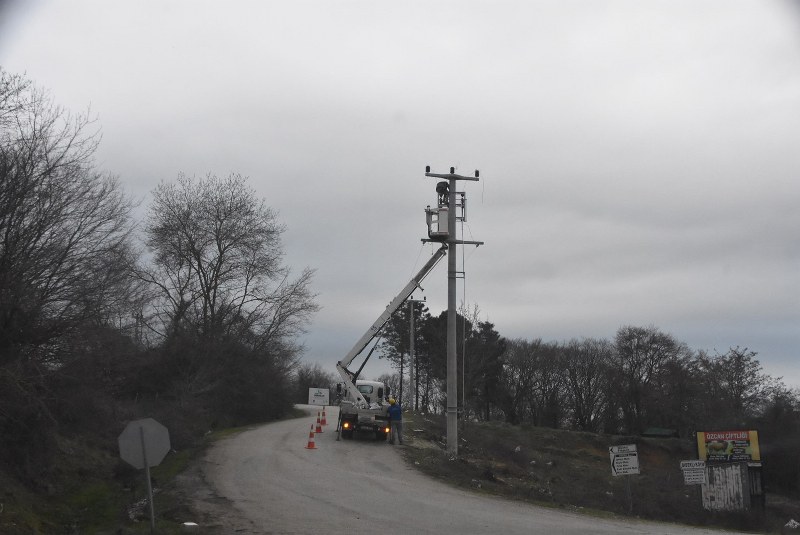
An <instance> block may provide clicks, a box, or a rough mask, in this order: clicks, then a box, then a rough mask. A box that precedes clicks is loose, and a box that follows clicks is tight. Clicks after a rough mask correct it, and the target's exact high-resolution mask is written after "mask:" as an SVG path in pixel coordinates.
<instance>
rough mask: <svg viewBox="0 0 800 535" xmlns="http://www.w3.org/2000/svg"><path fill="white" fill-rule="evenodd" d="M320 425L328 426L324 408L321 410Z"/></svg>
mask: <svg viewBox="0 0 800 535" xmlns="http://www.w3.org/2000/svg"><path fill="white" fill-rule="evenodd" d="M322 425H328V421H327V420H326V419H325V407H323V408H322Z"/></svg>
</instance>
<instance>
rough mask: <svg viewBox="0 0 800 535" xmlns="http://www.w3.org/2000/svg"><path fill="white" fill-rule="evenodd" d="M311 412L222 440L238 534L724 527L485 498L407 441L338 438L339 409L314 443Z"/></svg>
mask: <svg viewBox="0 0 800 535" xmlns="http://www.w3.org/2000/svg"><path fill="white" fill-rule="evenodd" d="M304 408H308V409H310V410H312V411H313V416H309V417H307V418H301V419H297V420H289V421H282V422H277V423H273V424H268V425H264V426H262V427H259V428H257V429H253V430H250V431H246V432H244V433H241V434H239V435H236V436H234V437H231V438H228V439H225V440H222V441H220V442H218V443H217V444H216V445H215V446H214V447H213V448H212V449H211V451H210V452H209V453H208V455H207V457H206V461H207V462H206V463H205V465H204V468H203V471H204V475H205V479H206V481H207V482H208V483H209V484H210V485H211V486H212V487H213V488H214V490H215V492H216V494H217V495H218V496H220V497H224V498H226V499H227V500H229V501H230V503H231V504H232V505H233V507H234V508H235V510H236V512H235V515H237V516H239V517H240V518H241V519H242V520H245V519H246V521H247V525H248V526H251V527H249V528H247V529H241V530H237V531H239V532H240V533H248V532H252V533H264V534H267V533H295V534H325V533H327V534H331V533H332V534H338V533H343V534H344V533H346V534H357V533H373V534H378V533H381V534H382V533H389V534H396V533H397V534H404V533H409V534H411V533H415V534H416V533H435V534H437V535H442V534H451V533H458V534H486V533H501V534H503V535H514V534H526V535H529V534H532V533H547V534H561V533H565V534H587V533H592V534H654V535H655V534H658V535H673V534H674V535H678V534H700V533H707V534H717V535H718V534H719V533H721V532H720V531H716V530H714V531H711V530H700V529H691V528H684V527H680V526H673V525H670V524H659V523H645V522H638V521H632V522H628V521H618V520H606V519H598V518H595V517H591V516H585V515H581V514H577V513H570V512H563V511H557V510H551V509H546V508H541V507H536V506H533V505H528V504H524V503H520V502H514V501H506V500H501V499H495V498H490V497H486V496H480V495H477V494H473V493H470V492H467V491H462V490H458V489H455V488H452V487H449V486H448V485H446V484H444V483H441V482H439V481H436V480H434V479H431V478H429V477H427V476H425V475H423V474H421V473H419V472H418V471H416V470H414V469H413V468H412V467H409V466H408V465H406V463H405V462H404V461H403V459H402V456H401V455H400V451H399V448H400V446H391V445H388V444H385V443H379V442H374V441H373V440H372V439H371V437H369V436H368V435H365V436H364V437H363V438H362V439H360V440H359V439H356V440H341V441H338V442H337V441H336V433H335V428H336V418H337V416H338V412H337V409H336V408H335V407H334V408H331V407H329V408H328V409H327V420H328V425H327V426H326V427H323V432H322V433H319V434H316V435H315V437H314V442H315V445H316V449H307V448H306V446H307V444H308V435H309V431H310V428H311V426H312V425H313V424H315V423H316V415H317V411H318V409H319V408H318V407H308V406H306V407H304Z"/></svg>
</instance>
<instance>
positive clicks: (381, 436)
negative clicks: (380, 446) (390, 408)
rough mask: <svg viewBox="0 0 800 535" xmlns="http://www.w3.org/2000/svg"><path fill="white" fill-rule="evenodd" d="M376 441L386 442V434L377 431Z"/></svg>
mask: <svg viewBox="0 0 800 535" xmlns="http://www.w3.org/2000/svg"><path fill="white" fill-rule="evenodd" d="M375 440H383V441H384V442H386V433H384V432H383V431H381V430H380V429H378V430H377V431H375Z"/></svg>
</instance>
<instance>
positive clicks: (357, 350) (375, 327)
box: [336, 244, 447, 407]
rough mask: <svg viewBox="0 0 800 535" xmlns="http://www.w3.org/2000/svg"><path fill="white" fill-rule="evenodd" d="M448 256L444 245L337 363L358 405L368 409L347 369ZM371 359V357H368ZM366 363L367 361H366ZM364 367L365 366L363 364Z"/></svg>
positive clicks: (353, 376)
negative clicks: (437, 265) (445, 256)
mask: <svg viewBox="0 0 800 535" xmlns="http://www.w3.org/2000/svg"><path fill="white" fill-rule="evenodd" d="M445 254H447V245H445V244H442V246H441V247H439V249H438V250H437V251H436V252H435V253H434V254H433V256H431V258H430V259H429V260H428V262H426V263H425V265H424V266H423V267H422V269H420V270H419V272H418V273H417V274H416V275H414V277H413V278H412V279H411V280H410V281H409V282H408V284H406V286H405V287H404V288H403V289H402V290H400V293H399V294H397V297H395V298H394V299H392V301H391V302H390V303H389V305H388V306H387V307H386V310H384V311H383V313H382V314H381V315H380V316H378V319H376V320H375V322H374V323H373V324H372V325H370V327H369V329H367V332H365V333H364V335H363V336H362V337H361V338H359V339H358V342H356V344H355V345H354V346H353V349H351V350H350V352H348V353H347V355H345V357H344V358H343V359H342V360H340V361H339V362H337V363H336V369H337V370H338V372H339V375H341V377H342V381H343V382H344V384H345V387H346V388H347V390H348V392H350V395H351V396H353V397H354V398H355V401H356V404H358V405H362V406H364V407H366V406H367V405H368V403H367V400H366V399H365V398H364V395H363V394H362V393H361V392H359V390H358V389H357V388H356V386H355V384H354V381H355V379H356V374H354V373H353V372H351V371H350V370H348V369H347V367H348V366H349V365H350V364H351V363H352V362H353V360H354V359H355V358H356V357H357V356H358V355H359V354H361V352H362V351H363V350H364V348H365V347H367V345H368V344H369V343H370V342H371V341H372V340H373V339H374V338H375V337H376V336H378V333H379V332H380V331H381V329H383V326H384V325H386V322H387V321H389V318H391V317H392V314H394V312H395V311H396V310H397V309H398V308H400V307H401V306H402V305H403V303H404V302H405V301H406V299H408V298H409V297H410V296H411V294H412V293H413V292H414V290H416V289H417V288H419V287H420V283H422V280H423V279H424V278H425V277H426V276H427V275H428V273H430V272H431V270H432V269H433V268H434V267H435V266H436V263H437V262H439V260H441V259H442V257H443V256H444V255H445ZM367 358H369V356H367ZM364 363H366V360H365V361H364ZM362 367H363V364H362Z"/></svg>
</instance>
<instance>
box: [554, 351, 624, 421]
mask: <svg viewBox="0 0 800 535" xmlns="http://www.w3.org/2000/svg"><path fill="white" fill-rule="evenodd" d="M613 352H614V348H613V346H612V345H611V343H610V342H609V341H608V340H605V339H594V338H584V339H582V340H572V341H570V342H569V343H568V344H567V345H566V346H565V347H564V354H565V362H564V373H565V376H566V388H567V397H568V399H569V406H570V409H571V413H572V422H573V424H574V425H575V427H576V428H578V429H580V430H582V431H597V430H599V426H600V420H601V418H602V416H603V414H604V412H605V411H606V407H607V404H608V400H607V399H606V395H605V394H606V390H607V389H606V384H607V380H608V375H609V369H610V366H611V359H612V356H613Z"/></svg>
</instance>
